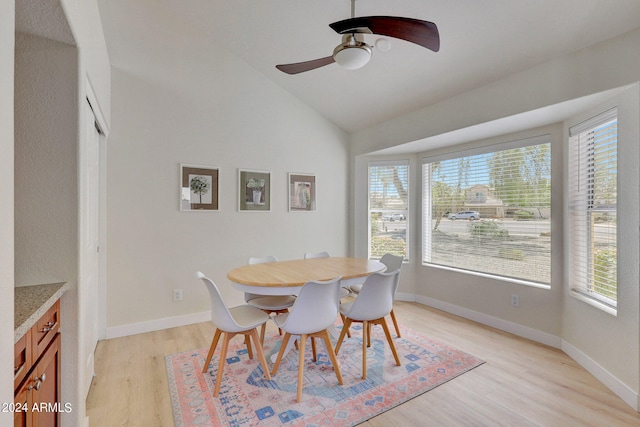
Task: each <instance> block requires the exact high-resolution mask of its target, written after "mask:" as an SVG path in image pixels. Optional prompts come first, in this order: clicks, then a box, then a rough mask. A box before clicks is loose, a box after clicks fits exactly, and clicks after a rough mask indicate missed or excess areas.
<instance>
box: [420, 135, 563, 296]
mask: <svg viewBox="0 0 640 427" xmlns="http://www.w3.org/2000/svg"><path fill="white" fill-rule="evenodd" d="M550 139H551V137H550V136H549V135H543V136H540V137H535V138H528V139H526V140H520V141H513V142H507V143H504V144H498V145H494V146H489V147H482V148H479V149H473V150H468V151H465V152H462V153H460V152H457V153H451V154H448V155H442V156H437V157H430V158H425V159H423V169H422V176H423V264H425V265H431V266H434V267H440V268H446V269H453V270H458V271H462V272H467V273H470V274H477V275H484V276H491V277H497V278H500V279H504V280H509V281H513V282H516V283H524V284H529V285H533V286H540V287H549V286H550V282H551V232H550V230H551V144H550Z"/></svg>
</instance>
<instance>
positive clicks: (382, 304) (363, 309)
mask: <svg viewBox="0 0 640 427" xmlns="http://www.w3.org/2000/svg"><path fill="white" fill-rule="evenodd" d="M399 276H400V270H395V271H392V272H389V273H374V274H372V275H370V276H369V277H367V280H365V282H364V286H362V290H361V291H360V293H359V294H358V297H357V298H356V299H355V301H353V302H348V303H345V304H341V305H340V314H342V315H343V316H344V319H345V324H344V326H343V328H342V331H340V336H339V337H338V342H337V343H336V354H337V353H338V352H339V351H340V346H341V345H342V341H343V340H344V336H345V334H346V333H347V331H348V330H349V327H350V326H351V323H353V322H362V379H367V347H368V346H370V345H371V325H381V326H382V329H383V330H384V334H385V336H386V337H387V341H388V342H389V347H391V352H392V353H393V357H394V358H395V360H396V365H398V366H400V358H399V357H398V353H397V352H396V347H395V345H393V340H392V339H391V334H390V333H389V327H388V326H387V321H386V320H385V319H384V317H385V316H386V315H387V314H389V313H390V312H391V309H392V308H393V295H394V294H395V292H396V289H397V287H398V278H399Z"/></svg>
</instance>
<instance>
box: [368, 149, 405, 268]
mask: <svg viewBox="0 0 640 427" xmlns="http://www.w3.org/2000/svg"><path fill="white" fill-rule="evenodd" d="M408 229H409V161H408V160H401V161H380V162H370V163H369V258H371V259H380V258H381V257H382V256H383V255H384V254H386V253H390V254H393V255H397V256H401V257H403V258H404V259H405V260H408V259H409V252H408V240H409V233H408V231H409V230H408Z"/></svg>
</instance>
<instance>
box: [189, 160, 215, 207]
mask: <svg viewBox="0 0 640 427" xmlns="http://www.w3.org/2000/svg"><path fill="white" fill-rule="evenodd" d="M219 172H220V171H219V170H218V169H217V168H213V167H209V166H198V165H185V164H181V165H180V210H181V211H217V210H218V195H219V184H218V176H219Z"/></svg>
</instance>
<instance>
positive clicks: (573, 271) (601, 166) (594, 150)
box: [568, 109, 618, 309]
mask: <svg viewBox="0 0 640 427" xmlns="http://www.w3.org/2000/svg"><path fill="white" fill-rule="evenodd" d="M569 135H570V136H569V185H568V186H569V188H568V192H569V217H568V220H569V224H568V225H569V283H570V286H571V289H572V291H573V293H574V295H576V294H577V295H578V296H581V297H586V298H589V299H591V300H595V301H597V302H598V303H600V304H604V305H605V306H606V307H609V308H613V309H615V307H616V306H617V288H618V286H617V264H618V254H617V223H618V219H617V196H618V187H617V181H618V165H617V161H618V148H617V145H618V144H617V140H618V119H617V109H612V110H609V111H607V112H605V113H602V114H600V115H598V116H596V117H594V118H592V119H589V120H587V121H585V122H583V123H581V124H579V125H576V126H573V127H571V128H570V130H569Z"/></svg>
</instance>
